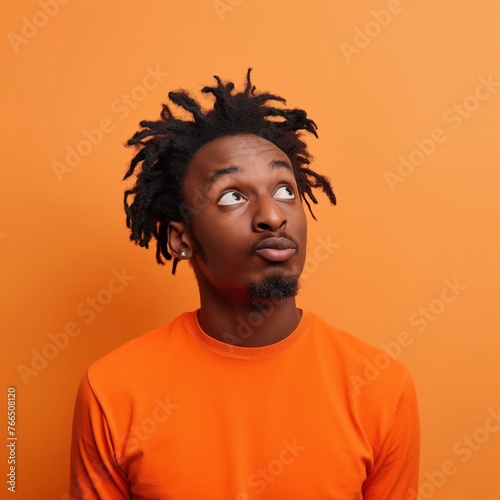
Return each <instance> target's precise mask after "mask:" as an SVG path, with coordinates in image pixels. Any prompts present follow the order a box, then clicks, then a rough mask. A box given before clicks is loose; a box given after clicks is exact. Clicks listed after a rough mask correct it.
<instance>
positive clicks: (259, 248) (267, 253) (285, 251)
mask: <svg viewBox="0 0 500 500" xmlns="http://www.w3.org/2000/svg"><path fill="white" fill-rule="evenodd" d="M255 253H256V254H257V255H260V256H261V257H263V258H264V259H266V260H269V261H271V262H285V261H287V260H289V259H290V258H291V257H293V256H294V255H295V254H296V253H297V244H296V243H295V242H294V241H292V240H291V239H289V238H284V237H269V238H265V239H264V240H262V241H259V243H257V244H256V245H255Z"/></svg>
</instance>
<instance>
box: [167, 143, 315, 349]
mask: <svg viewBox="0 0 500 500" xmlns="http://www.w3.org/2000/svg"><path fill="white" fill-rule="evenodd" d="M183 197H184V202H185V204H186V205H187V206H188V207H191V208H192V211H191V212H192V215H191V218H190V221H189V223H187V222H185V221H175V222H170V224H169V234H168V240H169V246H170V250H171V252H172V254H173V255H174V256H175V257H177V258H178V259H180V260H189V261H190V263H191V265H192V267H193V269H194V272H195V275H196V278H197V280H198V286H199V291H200V310H199V313H198V320H199V322H200V326H201V327H202V329H203V330H204V331H205V332H206V333H207V334H208V335H210V336H212V337H213V338H215V339H217V340H220V341H222V342H227V343H234V342H231V341H228V339H227V335H226V334H227V333H228V332H229V333H232V332H235V331H236V328H237V325H238V318H240V320H243V321H246V320H248V318H249V317H250V316H249V315H251V314H252V313H253V314H254V315H255V313H256V312H258V311H263V310H265V311H266V314H262V313H260V316H259V318H260V321H261V324H259V325H258V326H256V327H253V328H252V332H251V334H250V335H248V336H245V338H240V337H238V339H237V340H238V342H237V344H238V345H241V346H246V347H257V346H265V345H270V344H274V343H276V342H279V341H280V340H283V339H284V338H286V337H287V336H288V335H289V334H290V333H291V332H293V330H294V329H295V328H296V327H297V325H298V323H299V321H300V318H301V311H300V309H298V308H297V306H296V303H295V297H294V296H291V297H287V298H283V299H279V300H277V299H259V300H256V299H255V298H254V297H252V296H251V295H250V293H249V291H248V287H247V284H248V282H252V283H259V282H262V281H263V280H265V279H266V278H270V277H272V276H276V275H279V276H281V277H295V278H297V279H298V277H299V276H300V274H301V272H302V269H303V267H304V262H305V257H306V238H307V220H306V215H305V212H304V208H303V206H302V203H301V201H300V197H299V193H298V189H297V184H296V181H295V176H294V174H293V171H292V168H291V163H290V159H289V158H288V157H287V155H286V154H285V153H284V152H283V151H281V150H280V149H279V148H278V147H277V146H275V145H274V144H272V143H271V142H269V141H267V140H265V139H263V138H261V137H259V136H256V135H253V134H240V135H234V136H225V137H221V138H218V139H216V140H214V141H212V142H209V143H207V144H205V145H204V146H203V147H202V148H200V149H199V150H198V151H197V152H196V154H195V155H194V156H193V158H192V160H191V161H190V163H189V165H188V169H187V174H186V177H185V180H184V184H183ZM254 317H255V316H254ZM233 338H234V337H233Z"/></svg>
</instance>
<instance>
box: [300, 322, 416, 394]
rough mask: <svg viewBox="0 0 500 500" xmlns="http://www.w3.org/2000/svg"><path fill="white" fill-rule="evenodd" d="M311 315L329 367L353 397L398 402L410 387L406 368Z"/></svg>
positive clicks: (372, 347) (312, 330) (379, 350)
mask: <svg viewBox="0 0 500 500" xmlns="http://www.w3.org/2000/svg"><path fill="white" fill-rule="evenodd" d="M310 314H311V331H310V333H311V334H312V336H313V337H315V340H314V341H315V342H316V343H318V345H319V346H320V348H321V352H323V355H324V356H327V357H328V358H329V360H328V361H329V363H330V365H331V366H332V368H334V367H335V368H334V369H336V370H337V372H338V373H337V375H338V376H339V377H341V378H342V379H343V381H344V384H346V386H347V387H348V388H349V390H352V391H353V392H354V394H355V395H356V396H359V397H361V398H362V397H368V398H369V399H372V398H373V399H376V398H380V397H382V396H384V398H389V399H390V400H394V399H398V398H399V397H400V395H401V393H402V392H403V391H404V390H405V388H406V387H407V386H408V385H412V380H411V375H410V374H409V372H408V369H407V368H406V367H405V366H404V365H403V364H402V363H401V362H399V361H398V360H396V359H395V358H394V357H392V356H390V355H389V354H388V353H387V352H385V350H381V349H379V348H377V347H375V346H373V345H371V344H369V343H368V342H366V341H364V340H362V339H360V338H358V337H356V336H354V335H352V334H351V333H348V332H346V331H344V330H341V329H339V328H336V327H333V326H331V325H330V324H328V323H327V322H325V321H324V320H322V319H321V318H320V317H318V316H317V315H315V314H313V313H310Z"/></svg>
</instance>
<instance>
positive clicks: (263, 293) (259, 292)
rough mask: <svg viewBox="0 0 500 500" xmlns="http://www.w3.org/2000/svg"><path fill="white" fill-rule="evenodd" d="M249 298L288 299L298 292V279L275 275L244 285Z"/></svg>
mask: <svg viewBox="0 0 500 500" xmlns="http://www.w3.org/2000/svg"><path fill="white" fill-rule="evenodd" d="M246 288H247V290H248V293H249V294H250V296H251V297H252V298H254V299H260V300H266V299H267V300H269V299H288V298H290V297H295V295H297V293H298V291H299V279H298V278H297V277H296V276H283V275H281V274H276V275H274V276H270V277H269V278H265V279H263V280H262V281H256V282H250V283H247V284H246Z"/></svg>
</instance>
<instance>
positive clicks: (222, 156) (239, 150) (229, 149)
mask: <svg viewBox="0 0 500 500" xmlns="http://www.w3.org/2000/svg"><path fill="white" fill-rule="evenodd" d="M273 161H282V162H286V163H288V164H290V165H291V162H290V159H289V158H288V156H287V155H286V154H285V153H284V152H283V151H282V150H281V149H279V148H278V147H277V146H276V145H274V144H273V143H272V142H270V141H268V140H266V139H263V138H262V137H259V136H257V135H253V134H239V135H230V136H224V137H219V138H218V139H215V140H213V141H211V142H209V143H207V144H205V145H204V146H202V147H201V148H200V149H199V150H198V151H197V152H196V153H195V154H194V156H193V158H192V159H191V161H190V162H189V165H188V172H187V174H188V175H189V176H195V177H204V178H207V177H208V176H210V174H211V173H213V171H214V170H216V169H219V168H221V167H229V166H236V167H239V168H242V169H245V168H251V167H252V166H255V164H256V162H259V163H260V162H263V163H266V164H268V165H271V163H272V162H273Z"/></svg>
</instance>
